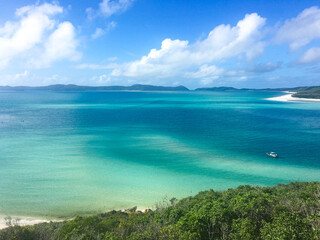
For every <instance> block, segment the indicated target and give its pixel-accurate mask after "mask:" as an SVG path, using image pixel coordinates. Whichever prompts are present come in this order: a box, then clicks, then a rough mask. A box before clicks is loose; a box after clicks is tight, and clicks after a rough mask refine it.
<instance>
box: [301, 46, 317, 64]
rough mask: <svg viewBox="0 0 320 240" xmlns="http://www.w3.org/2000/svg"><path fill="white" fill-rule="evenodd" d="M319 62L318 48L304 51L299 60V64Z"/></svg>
mask: <svg viewBox="0 0 320 240" xmlns="http://www.w3.org/2000/svg"><path fill="white" fill-rule="evenodd" d="M319 61H320V48H318V47H313V48H310V49H309V50H308V51H306V52H305V53H304V54H303V56H302V57H301V58H300V59H299V63H315V62H319Z"/></svg>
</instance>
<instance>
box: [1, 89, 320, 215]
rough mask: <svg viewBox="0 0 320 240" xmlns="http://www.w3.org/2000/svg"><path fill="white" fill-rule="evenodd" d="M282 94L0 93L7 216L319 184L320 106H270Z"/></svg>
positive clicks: (150, 205) (146, 205) (86, 210)
mask: <svg viewBox="0 0 320 240" xmlns="http://www.w3.org/2000/svg"><path fill="white" fill-rule="evenodd" d="M283 94H284V93H281V92H258V91H254V92H253V91H234V92H49V91H34V92H32V91H26V92H0V176H1V180H0V215H3V216H5V215H13V216H30V217H43V218H58V217H72V216H75V215H77V214H93V213H98V212H106V211H108V210H112V209H125V208H130V207H133V206H138V207H139V208H153V207H155V206H156V205H157V204H159V203H161V202H163V201H167V200H168V199H170V198H172V197H176V198H178V199H181V198H183V197H187V196H191V195H195V194H196V193H198V192H199V191H202V190H209V189H214V190H225V189H228V188H234V187H237V186H239V185H247V184H250V185H258V186H272V185H276V184H279V183H289V182H291V181H319V180H320V103H319V102H318V103H313V102H306V103H303V102H276V101H269V100H266V99H267V98H271V97H276V96H280V95H283ZM270 151H274V152H276V153H278V155H279V158H276V159H275V158H271V157H268V156H267V155H266V152H270Z"/></svg>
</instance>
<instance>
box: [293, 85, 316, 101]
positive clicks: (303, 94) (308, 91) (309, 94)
mask: <svg viewBox="0 0 320 240" xmlns="http://www.w3.org/2000/svg"><path fill="white" fill-rule="evenodd" d="M293 96H294V97H299V98H317V99H320V87H304V88H300V89H299V90H298V92H297V93H295V94H294V95H293Z"/></svg>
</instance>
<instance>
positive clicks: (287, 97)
mask: <svg viewBox="0 0 320 240" xmlns="http://www.w3.org/2000/svg"><path fill="white" fill-rule="evenodd" d="M284 93H287V94H285V95H282V96H279V97H273V98H266V100H269V101H278V102H320V99H312V98H297V97H293V94H295V92H288V91H284Z"/></svg>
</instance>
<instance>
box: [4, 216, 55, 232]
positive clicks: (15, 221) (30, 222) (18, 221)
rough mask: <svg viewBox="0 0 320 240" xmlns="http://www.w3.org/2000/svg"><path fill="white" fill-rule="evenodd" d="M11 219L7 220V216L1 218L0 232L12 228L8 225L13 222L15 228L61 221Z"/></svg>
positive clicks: (26, 218) (12, 217)
mask: <svg viewBox="0 0 320 240" xmlns="http://www.w3.org/2000/svg"><path fill="white" fill-rule="evenodd" d="M10 218H11V219H10V220H9V219H7V216H0V230H1V229H4V228H7V227H9V226H10V224H8V223H9V222H11V226H14V225H17V226H28V225H34V224H38V223H45V222H51V221H52V222H55V221H59V220H49V219H37V218H32V217H20V216H10ZM60 221H61V220H60Z"/></svg>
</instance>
